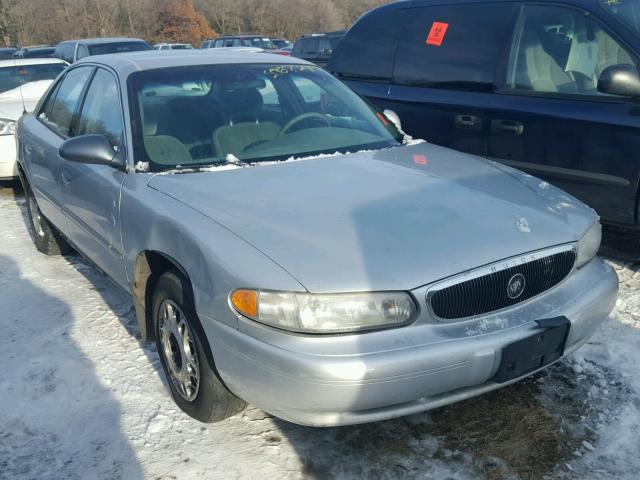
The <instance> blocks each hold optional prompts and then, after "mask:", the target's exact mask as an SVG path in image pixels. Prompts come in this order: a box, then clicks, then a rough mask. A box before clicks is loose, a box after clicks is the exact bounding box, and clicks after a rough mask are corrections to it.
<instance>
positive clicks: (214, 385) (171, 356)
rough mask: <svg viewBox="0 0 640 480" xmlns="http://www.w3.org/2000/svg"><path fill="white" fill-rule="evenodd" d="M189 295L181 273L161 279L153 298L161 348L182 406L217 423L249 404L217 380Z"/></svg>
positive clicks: (202, 419) (204, 419)
mask: <svg viewBox="0 0 640 480" xmlns="http://www.w3.org/2000/svg"><path fill="white" fill-rule="evenodd" d="M190 292H191V290H190V287H189V284H188V282H187V280H186V279H185V278H184V276H182V275H181V274H180V273H178V272H176V271H168V272H166V273H164V274H162V275H161V276H160V278H159V279H158V282H157V283H156V288H155V291H154V294H153V320H154V327H155V334H156V346H157V348H158V354H159V355H160V362H161V363H162V368H163V370H164V373H165V377H166V378H167V381H168V383H169V388H170V390H171V395H172V396H173V399H174V400H175V402H176V403H177V404H178V406H179V407H180V408H181V409H182V410H183V411H184V412H185V413H186V414H187V415H190V416H191V417H193V418H195V419H196V420H199V421H201V422H205V423H212V422H218V421H221V420H224V419H226V418H228V417H230V416H232V415H235V414H236V413H238V412H240V411H242V410H243V409H244V408H245V406H246V403H245V402H244V401H243V400H241V399H240V398H238V397H236V396H235V395H233V394H232V393H231V392H230V391H229V390H227V388H226V387H225V386H224V384H223V383H222V382H221V381H220V379H219V378H218V375H217V373H216V372H215V367H214V365H213V357H212V356H211V350H210V348H209V343H208V341H207V339H206V337H205V335H204V331H203V330H202V328H201V326H200V323H199V320H198V318H197V315H196V312H195V308H194V305H193V301H192V298H191V295H190ZM207 357H208V358H207Z"/></svg>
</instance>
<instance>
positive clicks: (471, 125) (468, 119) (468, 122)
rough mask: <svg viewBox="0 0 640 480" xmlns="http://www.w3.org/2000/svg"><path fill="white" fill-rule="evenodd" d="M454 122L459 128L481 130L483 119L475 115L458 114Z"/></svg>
mask: <svg viewBox="0 0 640 480" xmlns="http://www.w3.org/2000/svg"><path fill="white" fill-rule="evenodd" d="M454 124H455V126H456V127H457V128H463V129H466V130H480V129H481V128H482V119H481V118H480V117H476V116H475V115H457V116H456V118H455V120H454Z"/></svg>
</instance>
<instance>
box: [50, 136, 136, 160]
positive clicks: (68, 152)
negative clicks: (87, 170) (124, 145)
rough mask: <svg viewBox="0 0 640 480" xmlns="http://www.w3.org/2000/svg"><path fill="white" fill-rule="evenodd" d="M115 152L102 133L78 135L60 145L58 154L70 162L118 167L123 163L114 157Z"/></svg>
mask: <svg viewBox="0 0 640 480" xmlns="http://www.w3.org/2000/svg"><path fill="white" fill-rule="evenodd" d="M116 154H117V152H116V151H115V150H114V149H113V147H112V146H111V142H110V141H109V139H108V138H107V137H105V136H104V135H96V134H89V135H80V136H79V137H73V138H70V139H69V140H67V141H66V142H64V143H63V144H62V145H60V156H61V157H62V158H64V159H65V160H69V161H70V162H77V163H88V164H92V165H109V166H111V167H114V168H120V167H122V166H123V163H122V162H120V161H119V160H118V159H117V158H116Z"/></svg>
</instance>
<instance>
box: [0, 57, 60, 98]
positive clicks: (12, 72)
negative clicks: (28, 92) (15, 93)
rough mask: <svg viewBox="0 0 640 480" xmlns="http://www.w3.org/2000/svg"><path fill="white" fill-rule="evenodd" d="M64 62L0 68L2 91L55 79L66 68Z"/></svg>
mask: <svg viewBox="0 0 640 480" xmlns="http://www.w3.org/2000/svg"><path fill="white" fill-rule="evenodd" d="M64 67H65V64H63V63H45V64H42V65H23V66H17V67H4V68H0V93H4V92H8V91H9V90H13V89H15V88H18V87H20V86H22V85H24V84H26V83H31V82H39V81H41V80H54V79H55V78H56V77H57V76H58V75H60V73H62V71H63V70H64Z"/></svg>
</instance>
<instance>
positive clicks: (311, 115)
mask: <svg viewBox="0 0 640 480" xmlns="http://www.w3.org/2000/svg"><path fill="white" fill-rule="evenodd" d="M307 118H319V119H320V120H322V121H323V122H325V123H326V124H327V127H330V126H331V122H330V121H329V120H328V119H327V117H325V116H324V115H322V114H321V113H316V112H309V113H303V114H302V115H298V116H297V117H295V118H292V119H291V120H289V121H288V122H287V124H286V125H285V126H284V127H283V128H282V130H280V134H279V135H278V136H279V137H282V136H283V135H286V134H287V132H288V131H289V130H291V127H293V126H294V125H295V124H296V123H300V122H301V121H303V120H306V119H307Z"/></svg>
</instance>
